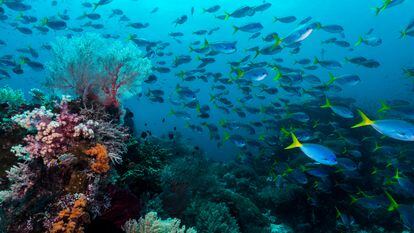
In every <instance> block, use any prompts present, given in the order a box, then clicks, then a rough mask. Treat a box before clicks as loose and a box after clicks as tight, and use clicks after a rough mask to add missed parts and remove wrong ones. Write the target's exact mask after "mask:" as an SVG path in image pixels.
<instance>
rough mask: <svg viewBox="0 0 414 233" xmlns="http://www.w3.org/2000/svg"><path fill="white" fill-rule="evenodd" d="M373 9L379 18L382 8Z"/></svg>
mask: <svg viewBox="0 0 414 233" xmlns="http://www.w3.org/2000/svg"><path fill="white" fill-rule="evenodd" d="M373 9H374V11H375V15H376V16H378V15H379V14H380V13H381V11H382V7H374V8H373Z"/></svg>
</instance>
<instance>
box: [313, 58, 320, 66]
mask: <svg viewBox="0 0 414 233" xmlns="http://www.w3.org/2000/svg"><path fill="white" fill-rule="evenodd" d="M313 64H314V65H316V64H319V59H318V58H317V57H315V58H314V59H313Z"/></svg>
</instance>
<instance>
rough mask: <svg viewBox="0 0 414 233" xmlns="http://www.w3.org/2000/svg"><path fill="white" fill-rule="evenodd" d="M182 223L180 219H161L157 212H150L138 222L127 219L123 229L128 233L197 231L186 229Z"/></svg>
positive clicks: (189, 232) (182, 232) (194, 232)
mask: <svg viewBox="0 0 414 233" xmlns="http://www.w3.org/2000/svg"><path fill="white" fill-rule="evenodd" d="M180 224H181V221H180V220H179V219H176V218H174V219H167V220H161V219H159V218H158V217H157V213H156V212H149V213H148V214H146V215H145V218H140V219H139V220H138V222H137V221H136V220H135V219H131V220H129V221H127V222H126V223H125V224H124V227H123V229H124V231H125V232H126V233H197V231H196V230H195V229H194V228H188V229H186V227H185V226H182V227H180Z"/></svg>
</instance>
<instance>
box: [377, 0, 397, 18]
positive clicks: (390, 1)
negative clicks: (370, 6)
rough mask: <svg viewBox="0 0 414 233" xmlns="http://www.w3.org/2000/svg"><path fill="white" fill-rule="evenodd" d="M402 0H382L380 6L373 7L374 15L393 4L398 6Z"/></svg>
mask: <svg viewBox="0 0 414 233" xmlns="http://www.w3.org/2000/svg"><path fill="white" fill-rule="evenodd" d="M403 2H404V0H383V4H382V6H379V7H375V8H374V10H375V15H379V14H380V13H381V12H383V11H384V10H385V9H389V8H391V7H394V6H398V5H400V4H401V3H403Z"/></svg>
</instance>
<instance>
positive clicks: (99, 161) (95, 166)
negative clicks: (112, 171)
mask: <svg viewBox="0 0 414 233" xmlns="http://www.w3.org/2000/svg"><path fill="white" fill-rule="evenodd" d="M84 153H85V154H87V155H90V156H93V157H95V161H94V162H93V163H92V165H91V169H92V171H94V172H96V173H98V174H101V173H105V172H107V171H108V170H109V168H110V167H109V157H108V151H107V150H106V147H105V146H104V145H101V144H96V146H94V147H92V148H90V149H88V150H85V151H84Z"/></svg>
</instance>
